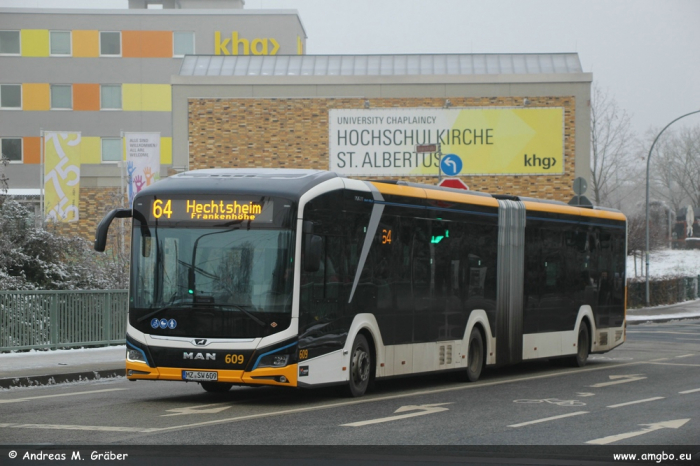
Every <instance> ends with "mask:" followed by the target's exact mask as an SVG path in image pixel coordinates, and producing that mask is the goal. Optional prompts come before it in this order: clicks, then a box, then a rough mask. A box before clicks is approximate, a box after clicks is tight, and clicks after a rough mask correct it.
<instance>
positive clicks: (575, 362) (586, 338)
mask: <svg viewBox="0 0 700 466" xmlns="http://www.w3.org/2000/svg"><path fill="white" fill-rule="evenodd" d="M576 348H577V351H576V356H574V357H572V358H571V359H570V360H569V361H570V363H571V365H572V366H574V367H583V366H585V365H586V361H588V354H589V353H590V351H591V338H590V335H589V333H588V324H586V323H585V322H583V321H582V322H581V327H580V328H579V331H578V340H577V342H576Z"/></svg>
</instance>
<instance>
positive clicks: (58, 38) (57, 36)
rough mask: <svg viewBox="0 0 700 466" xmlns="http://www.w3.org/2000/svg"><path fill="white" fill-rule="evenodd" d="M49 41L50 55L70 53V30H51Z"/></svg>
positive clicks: (68, 54)
mask: <svg viewBox="0 0 700 466" xmlns="http://www.w3.org/2000/svg"><path fill="white" fill-rule="evenodd" d="M49 41H50V43H51V55H55V56H70V55H71V42H70V31H51V32H50V35H49Z"/></svg>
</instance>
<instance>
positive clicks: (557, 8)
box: [0, 0, 700, 134]
mask: <svg viewBox="0 0 700 466" xmlns="http://www.w3.org/2000/svg"><path fill="white" fill-rule="evenodd" d="M0 7H25V8H26V7H31V8H64V7H74V8H98V7H99V8H127V7H128V0H0ZM245 8H246V9H247V10H253V9H259V8H264V9H296V10H298V11H299V16H300V17H301V21H302V23H303V25H304V28H305V30H306V33H307V36H308V39H307V53H309V54H367V53H538V52H539V53H547V52H577V53H578V54H579V58H580V60H581V64H582V66H583V70H584V71H586V72H592V73H593V82H594V84H596V85H598V86H599V87H601V88H602V89H604V90H607V91H608V92H609V93H610V94H611V95H613V96H614V97H615V99H616V100H617V102H618V104H619V105H620V106H621V107H622V108H624V109H625V110H626V111H627V112H628V113H629V114H630V116H631V117H632V124H633V128H634V129H635V131H637V132H638V133H640V134H642V133H644V132H645V131H647V130H649V128H651V127H653V128H655V129H656V130H660V129H661V128H662V127H663V126H665V125H666V124H667V123H669V122H670V121H671V120H673V119H674V118H676V117H678V116H680V115H683V114H685V113H688V112H691V111H694V110H700V1H698V0H420V1H419V0H246V6H245ZM682 123H684V124H685V125H693V126H700V114H698V115H694V116H691V117H688V118H687V119H686V120H684V121H683V122H682ZM679 125H680V123H679Z"/></svg>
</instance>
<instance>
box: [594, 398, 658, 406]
mask: <svg viewBox="0 0 700 466" xmlns="http://www.w3.org/2000/svg"><path fill="white" fill-rule="evenodd" d="M664 398H665V397H663V396H657V397H654V398H647V399H646V400H637V401H628V402H627V403H620V404H616V405H610V406H607V407H608V408H619V407H621V406H628V405H636V404H637V403H646V402H647V401H656V400H663V399H664Z"/></svg>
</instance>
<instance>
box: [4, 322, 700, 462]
mask: <svg viewBox="0 0 700 466" xmlns="http://www.w3.org/2000/svg"><path fill="white" fill-rule="evenodd" d="M0 439H2V440H1V441H0V443H2V444H4V445H6V446H9V447H12V445H32V444H33V445H44V444H59V445H101V446H103V445H112V446H115V447H116V446H119V445H122V446H124V445H178V446H182V445H193V446H194V445H245V446H251V445H288V446H298V445H357V446H366V445H431V446H440V445H450V446H483V445H492V446H493V445H504V446H505V445H508V446H513V445H521V446H522V445H554V446H556V445H566V446H585V445H612V446H634V445H649V446H655V447H656V448H657V449H658V450H659V452H661V451H662V450H663V449H664V448H667V447H670V446H676V447H677V448H676V450H677V451H681V452H685V453H689V454H694V456H695V460H698V459H700V449H699V448H698V444H699V443H700V442H699V440H698V439H700V320H695V321H682V322H670V323H663V324H645V325H636V326H632V327H630V328H629V330H628V333H627V342H626V343H625V344H623V345H622V346H621V347H619V348H617V349H615V350H614V351H612V352H610V353H607V354H604V355H593V356H591V358H590V359H589V363H588V365H587V366H586V367H584V368H578V369H574V368H566V367H556V366H554V365H552V364H550V363H549V362H546V361H542V362H532V363H523V364H520V365H517V366H512V367H507V368H500V369H491V370H487V371H486V372H485V373H484V375H483V376H482V379H481V380H479V382H477V383H472V384H470V383H463V382H459V381H457V380H456V379H455V377H454V376H452V375H449V374H445V375H437V376H436V375H433V376H425V377H413V378H405V379H395V380H390V381H386V382H382V383H378V384H377V386H376V388H375V389H374V390H373V391H372V392H371V393H369V394H368V395H366V396H365V397H363V398H359V399H352V398H347V397H345V396H344V393H343V391H342V390H339V389H335V388H333V389H319V390H312V391H302V390H285V389H277V388H252V387H234V388H233V389H232V390H231V391H230V392H228V393H225V394H210V393H206V392H204V391H203V390H202V389H201V388H200V387H199V385H197V384H195V383H187V384H186V383H178V382H145V381H140V382H128V381H126V380H125V379H123V378H116V379H110V380H101V381H97V382H88V383H78V384H63V385H55V386H45V387H35V388H17V389H12V390H6V391H1V392H0ZM684 448H685V449H687V451H685V450H684ZM584 451H585V450H584ZM3 459H4V458H0V464H4V463H3V462H2V460H3ZM680 464H683V463H680ZM685 464H693V463H691V462H686V463H685ZM695 464H698V463H695Z"/></svg>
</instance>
